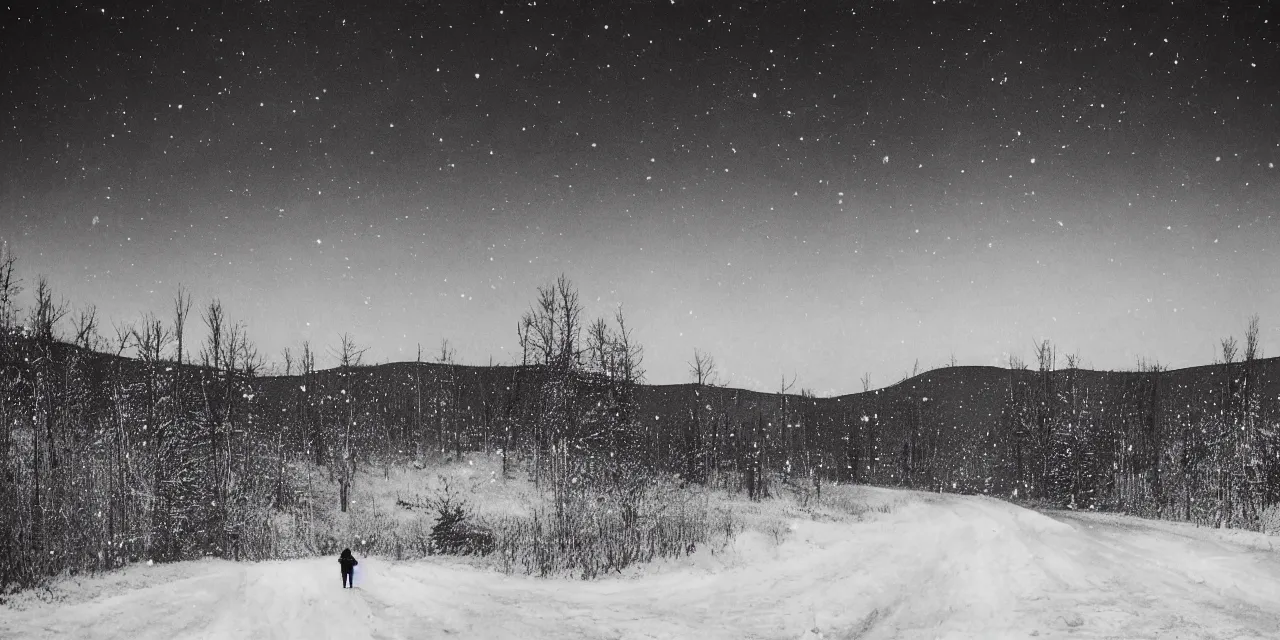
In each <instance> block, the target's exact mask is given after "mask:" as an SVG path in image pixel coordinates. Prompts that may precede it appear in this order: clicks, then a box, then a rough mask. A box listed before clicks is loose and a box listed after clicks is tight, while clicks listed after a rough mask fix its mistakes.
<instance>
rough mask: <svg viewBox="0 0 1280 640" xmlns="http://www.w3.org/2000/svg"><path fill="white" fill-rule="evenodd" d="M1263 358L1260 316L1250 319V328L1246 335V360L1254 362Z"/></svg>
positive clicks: (1255, 315)
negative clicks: (1259, 335) (1259, 340)
mask: <svg viewBox="0 0 1280 640" xmlns="http://www.w3.org/2000/svg"><path fill="white" fill-rule="evenodd" d="M1260 358H1262V345H1261V344H1260V343H1259V342H1258V315H1257V314H1254V315H1253V316H1251V317H1250V318H1249V328H1248V329H1246V330H1245V333H1244V359H1245V362H1253V361H1254V360H1258V359H1260Z"/></svg>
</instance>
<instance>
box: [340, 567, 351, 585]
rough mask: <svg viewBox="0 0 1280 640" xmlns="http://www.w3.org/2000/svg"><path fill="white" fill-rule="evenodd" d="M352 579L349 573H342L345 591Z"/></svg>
mask: <svg viewBox="0 0 1280 640" xmlns="http://www.w3.org/2000/svg"><path fill="white" fill-rule="evenodd" d="M350 577H351V574H349V573H347V572H346V571H343V572H342V588H343V589H346V588H347V579H348V578H350Z"/></svg>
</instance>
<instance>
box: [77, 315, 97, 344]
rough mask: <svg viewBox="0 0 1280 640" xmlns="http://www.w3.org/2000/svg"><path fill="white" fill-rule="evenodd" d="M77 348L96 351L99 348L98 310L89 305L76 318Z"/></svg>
mask: <svg viewBox="0 0 1280 640" xmlns="http://www.w3.org/2000/svg"><path fill="white" fill-rule="evenodd" d="M75 330H76V338H75V344H76V346H78V347H80V348H82V349H89V350H92V349H96V348H97V346H98V308H97V307H95V306H93V305H89V306H87V307H85V308H83V309H81V310H80V313H79V314H77V315H76V318H75Z"/></svg>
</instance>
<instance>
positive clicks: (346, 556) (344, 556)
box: [338, 549, 351, 560]
mask: <svg viewBox="0 0 1280 640" xmlns="http://www.w3.org/2000/svg"><path fill="white" fill-rule="evenodd" d="M338 557H340V558H342V559H343V560H347V559H350V558H351V550H350V549H343V550H342V555H341V556H338Z"/></svg>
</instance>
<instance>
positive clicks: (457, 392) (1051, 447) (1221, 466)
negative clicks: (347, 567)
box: [0, 249, 1280, 591]
mask: <svg viewBox="0 0 1280 640" xmlns="http://www.w3.org/2000/svg"><path fill="white" fill-rule="evenodd" d="M15 264H16V262H15V260H14V258H13V256H12V254H10V253H8V251H7V249H5V251H4V252H3V253H0V422H3V427H0V429H2V431H0V474H2V477H0V480H2V481H3V483H2V484H0V543H2V544H3V545H4V548H5V549H6V550H7V551H6V552H5V553H3V554H0V590H5V591H7V590H12V589H15V588H20V587H23V586H29V585H31V584H35V583H37V582H38V581H39V580H40V579H42V578H43V577H45V576H49V575H55V574H58V573H60V572H63V571H82V570H101V569H109V568H112V567H115V566H119V565H121V564H123V563H127V562H130V561H136V560H139V559H147V558H149V559H156V560H176V559H185V558H193V557H199V556H203V555H215V556H221V557H229V558H262V557H268V556H270V555H271V554H272V553H273V551H272V549H273V547H272V545H271V544H270V541H269V540H268V538H269V537H270V536H271V535H272V534H271V530H270V523H271V520H272V517H273V514H278V513H281V512H289V511H294V512H298V511H300V510H304V509H315V508H323V509H339V510H342V511H345V510H347V508H348V507H349V501H350V496H351V489H352V488H353V485H354V483H355V482H357V481H358V477H359V476H358V475H357V471H362V470H363V471H366V472H370V471H372V472H376V471H377V470H378V468H379V467H380V466H388V465H392V464H404V463H409V462H411V461H415V460H422V459H423V458H428V457H436V458H438V457H443V456H450V457H461V456H462V455H463V454H465V453H466V452H470V451H486V452H489V453H492V454H495V455H500V456H501V457H502V460H503V475H504V477H507V478H514V477H516V475H517V474H521V475H522V476H523V475H524V474H527V477H528V479H529V480H531V481H533V482H535V483H536V484H537V485H538V486H539V488H540V489H542V490H543V493H544V494H545V495H548V496H550V498H551V500H550V502H549V504H550V505H551V507H550V512H549V513H548V515H547V517H548V521H549V522H551V523H552V525H551V526H553V527H554V526H557V525H555V524H554V523H556V522H559V523H561V524H562V525H563V530H564V531H569V530H570V529H572V527H573V526H576V525H574V524H573V522H572V520H573V514H574V513H578V512H581V511H582V510H583V509H584V508H585V507H584V505H589V504H595V503H596V502H599V501H600V500H607V501H609V504H616V505H619V507H618V509H619V511H620V513H621V515H620V517H621V520H620V526H626V525H627V523H628V522H630V521H629V520H628V518H633V519H634V518H635V517H636V516H635V514H628V513H626V512H627V510H628V509H629V508H630V507H628V506H627V505H633V504H636V503H637V500H638V498H637V496H640V495H641V494H643V493H644V492H645V491H646V487H649V486H651V485H652V483H653V482H654V480H655V479H656V478H658V477H659V476H663V477H665V478H666V479H667V480H671V479H677V480H679V481H682V482H688V483H697V484H701V485H705V486H712V487H718V488H725V489H728V490H731V491H740V492H743V493H745V494H747V495H749V496H750V497H752V498H753V499H760V498H765V497H768V496H771V495H777V494H778V493H779V492H788V493H792V494H794V495H796V496H797V497H798V498H799V499H800V500H801V501H808V500H811V499H818V498H820V495H821V487H822V484H823V483H824V482H825V483H830V482H842V483H872V484H879V485H888V486H904V487H913V488H919V489H927V490H931V491H954V492H965V493H984V494H991V495H999V496H1005V497H1015V498H1026V499H1030V500H1039V501H1043V502H1044V503H1049V504H1056V505H1062V506H1069V507H1075V508H1081V509H1114V510H1124V511H1128V512H1133V513H1139V514H1142V515H1147V516H1152V517H1163V518H1174V519H1182V520H1191V521H1196V522H1200V523H1204V524H1210V525H1215V526H1232V527H1246V528H1254V529H1257V528H1260V527H1261V526H1262V522H1263V521H1262V516H1263V514H1264V513H1265V512H1266V510H1267V509H1268V508H1269V507H1270V508H1274V505H1275V504H1276V503H1277V501H1280V438H1278V436H1277V429H1276V423H1277V412H1276V408H1277V404H1278V403H1280V401H1278V400H1277V396H1278V393H1280V375H1277V366H1278V362H1277V360H1275V359H1271V360H1263V359H1262V357H1261V356H1262V354H1261V353H1260V349H1259V347H1258V345H1259V341H1258V324H1257V321H1256V319H1255V320H1254V322H1252V323H1251V324H1250V327H1249V329H1248V331H1247V332H1246V335H1245V341H1244V345H1243V349H1242V350H1239V351H1240V352H1239V353H1237V351H1238V349H1237V347H1236V343H1235V342H1234V340H1225V341H1223V343H1222V359H1221V362H1220V363H1218V364H1215V365H1212V366H1208V367H1198V368H1194V369H1184V370H1179V371H1167V370H1165V369H1164V368H1162V367H1160V366H1158V365H1151V366H1146V365H1143V366H1141V367H1139V370H1138V371H1133V372H1095V371H1088V370H1084V369H1080V368H1079V367H1078V358H1076V357H1074V356H1073V357H1070V358H1067V359H1066V363H1065V364H1066V366H1065V367H1063V368H1059V367H1058V358H1057V356H1056V354H1055V353H1054V351H1053V348H1052V346H1051V345H1050V344H1049V343H1048V342H1043V343H1039V344H1037V345H1036V356H1037V357H1036V367H1035V368H1034V369H1032V368H1030V367H1028V366H1025V365H1023V364H1022V363H1020V362H1017V361H1014V362H1011V366H1010V367H1009V368H1008V369H999V368H993V367H955V366H952V367H947V368H943V369H938V370H934V371H929V372H926V373H923V374H921V375H918V376H915V377H912V378H910V379H906V380H903V381H901V382H899V383H898V384H895V385H892V386H890V387H886V388H883V389H879V390H871V389H870V388H869V387H870V381H869V380H868V379H866V378H864V379H863V392H862V393H857V394H852V395H846V396H840V397H835V398H817V397H815V396H814V394H812V393H810V392H808V391H805V390H799V391H798V392H795V389H794V386H795V380H794V379H793V380H791V381H787V380H785V379H784V380H782V381H780V384H779V387H778V389H777V391H776V392H775V393H762V392H753V391H745V390H739V389H731V388H727V387H726V386H724V385H722V384H720V383H719V382H718V380H717V376H716V370H715V363H714V360H713V359H712V358H711V357H710V356H709V355H708V354H705V353H702V352H695V354H694V357H693V360H692V361H691V362H690V363H689V365H690V379H691V380H692V382H691V383H690V384H683V385H666V386H651V385H646V384H644V381H645V378H644V368H643V349H642V348H641V346H640V345H639V344H638V343H637V342H636V341H635V339H634V337H633V335H632V332H631V330H630V328H629V327H628V326H627V323H626V320H625V318H624V317H623V315H622V313H621V311H618V312H617V313H615V314H614V316H613V317H611V318H604V319H598V320H589V319H587V318H586V317H585V312H584V309H583V306H582V304H581V303H580V301H579V298H578V293H577V291H576V289H575V288H574V287H573V285H572V284H571V283H570V282H569V281H568V280H566V279H565V278H563V277H562V278H560V279H559V280H557V281H556V282H554V283H552V284H550V285H548V286H546V287H542V288H539V290H538V291H537V295H536V298H535V300H534V302H533V304H532V305H531V307H530V309H529V310H528V312H527V313H525V314H524V315H523V317H521V318H520V319H519V320H518V322H517V324H516V331H517V337H518V339H519V344H520V346H521V351H520V361H519V362H518V363H512V364H508V365H503V366H485V367H476V366H462V365H458V364H456V363H455V362H454V357H453V353H452V350H451V349H450V348H449V346H448V343H447V342H446V343H444V344H442V345H441V347H440V350H439V352H438V353H435V354H432V355H428V356H424V355H423V353H422V351H421V349H419V355H418V358H417V359H416V361H415V362H402V363H394V364H382V365H372V366H371V365H367V364H365V363H364V362H363V354H364V352H363V350H362V348H361V346H360V345H358V344H356V343H355V341H354V340H353V339H352V338H351V337H350V336H347V335H343V336H340V337H339V338H338V339H337V341H336V344H333V345H328V346H324V347H319V348H317V347H316V346H313V345H311V344H309V343H303V344H301V345H299V346H298V347H297V348H296V349H287V350H285V351H284V352H282V353H281V354H280V356H279V357H278V358H277V359H276V360H277V361H276V363H275V365H274V367H273V369H272V370H271V371H270V372H268V370H267V367H266V364H265V361H266V358H265V357H264V356H263V355H262V354H260V353H258V351H257V350H256V348H255V347H254V346H253V343H252V341H251V340H250V339H249V337H248V333H247V330H246V328H245V327H244V326H243V325H242V324H239V323H235V322H233V321H231V320H230V319H229V318H228V317H227V315H226V313H225V312H224V310H223V309H222V306H221V305H220V304H219V303H218V302H217V301H216V300H215V301H212V302H208V303H205V304H203V305H201V306H199V307H196V306H194V305H193V302H192V300H191V299H190V297H189V296H188V295H187V294H186V293H185V292H182V291H179V292H178V293H177V295H176V296H175V301H174V304H173V307H172V308H171V309H170V311H169V313H168V314H167V317H164V318H161V317H158V316H155V315H150V314H149V315H146V316H144V317H143V318H142V319H140V320H139V321H137V322H135V323H127V324H117V325H113V326H112V327H111V331H110V333H111V335H110V336H109V337H104V336H102V335H101V334H102V333H103V331H102V330H101V328H100V326H99V322H100V321H99V319H98V318H97V315H96V312H95V311H94V309H93V308H92V307H86V308H83V309H78V310H73V309H71V308H70V306H69V305H68V304H67V303H66V302H64V301H60V300H58V299H56V298H55V296H54V294H53V293H52V291H51V289H50V287H49V285H48V284H47V283H46V282H45V281H44V280H43V279H37V280H36V282H35V286H34V288H33V291H32V293H33V296H32V297H33V302H32V303H31V304H30V305H29V306H28V307H26V308H20V306H19V305H18V303H17V299H18V297H19V294H20V293H21V292H22V287H21V282H20V280H19V278H18V276H17V271H16V269H15ZM320 351H323V354H322V353H320ZM321 357H326V358H327V359H330V360H331V361H335V362H336V363H337V366H336V367H332V368H329V369H323V370H322V369H320V368H319V367H318V365H317V362H318V360H319V359H320V358H321ZM298 465H310V466H315V467H321V468H323V469H325V470H327V476H328V478H329V480H330V481H332V482H333V483H334V484H335V485H336V486H337V487H338V492H337V493H338V500H337V502H338V504H335V505H315V504H311V503H309V502H308V501H309V500H313V499H314V495H315V494H314V493H312V492H309V491H308V492H304V491H301V490H300V489H299V487H298V486H296V479H295V475H296V474H294V473H291V470H293V469H296V468H297V466H298ZM308 477H310V474H308Z"/></svg>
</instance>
